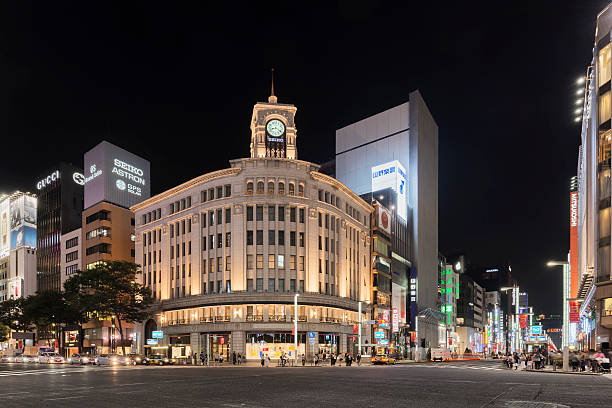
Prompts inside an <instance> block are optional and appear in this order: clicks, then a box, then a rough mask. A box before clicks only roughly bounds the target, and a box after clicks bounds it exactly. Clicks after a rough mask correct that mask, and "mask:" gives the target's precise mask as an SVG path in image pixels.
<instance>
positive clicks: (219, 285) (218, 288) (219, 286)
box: [217, 280, 223, 293]
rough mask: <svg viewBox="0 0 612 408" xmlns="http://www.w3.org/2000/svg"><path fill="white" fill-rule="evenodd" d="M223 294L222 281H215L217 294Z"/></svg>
mask: <svg viewBox="0 0 612 408" xmlns="http://www.w3.org/2000/svg"><path fill="white" fill-rule="evenodd" d="M222 292H223V281H220V280H218V281H217V293H222Z"/></svg>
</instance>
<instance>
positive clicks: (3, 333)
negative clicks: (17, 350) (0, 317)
mask: <svg viewBox="0 0 612 408" xmlns="http://www.w3.org/2000/svg"><path fill="white" fill-rule="evenodd" d="M10 334H11V328H10V327H8V326H6V325H4V324H2V323H0V343H4V342H5V341H7V340H8V339H9V336H10Z"/></svg>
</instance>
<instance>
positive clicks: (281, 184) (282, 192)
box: [278, 182, 285, 194]
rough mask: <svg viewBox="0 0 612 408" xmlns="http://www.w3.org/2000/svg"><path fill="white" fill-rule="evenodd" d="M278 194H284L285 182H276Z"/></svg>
mask: <svg viewBox="0 0 612 408" xmlns="http://www.w3.org/2000/svg"><path fill="white" fill-rule="evenodd" d="M278 194H285V183H282V182H281V183H278Z"/></svg>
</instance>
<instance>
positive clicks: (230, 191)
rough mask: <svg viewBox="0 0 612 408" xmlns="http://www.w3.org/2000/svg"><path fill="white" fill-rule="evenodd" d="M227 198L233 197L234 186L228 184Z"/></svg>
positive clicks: (226, 186)
mask: <svg viewBox="0 0 612 408" xmlns="http://www.w3.org/2000/svg"><path fill="white" fill-rule="evenodd" d="M225 196H226V197H231V196H232V185H231V184H226V185H225Z"/></svg>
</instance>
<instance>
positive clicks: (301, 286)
mask: <svg viewBox="0 0 612 408" xmlns="http://www.w3.org/2000/svg"><path fill="white" fill-rule="evenodd" d="M300 293H304V280H303V279H300Z"/></svg>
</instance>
